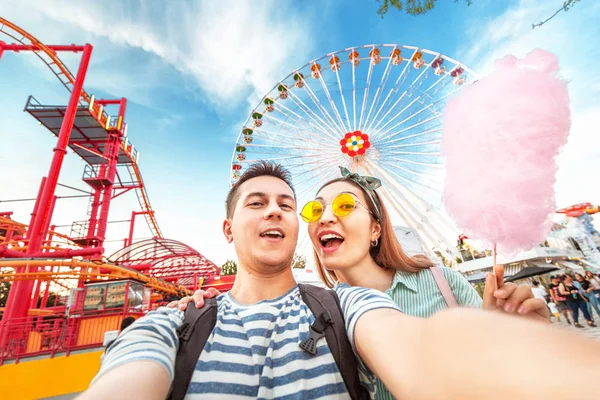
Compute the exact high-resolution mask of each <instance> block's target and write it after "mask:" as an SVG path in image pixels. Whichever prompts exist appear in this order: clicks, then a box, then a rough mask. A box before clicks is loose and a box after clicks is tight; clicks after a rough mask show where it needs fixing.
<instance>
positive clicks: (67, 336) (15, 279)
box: [0, 18, 233, 365]
mask: <svg viewBox="0 0 600 400" xmlns="http://www.w3.org/2000/svg"><path fill="white" fill-rule="evenodd" d="M0 33H1V34H3V35H4V36H8V38H9V40H10V41H12V42H13V43H10V44H9V43H5V42H3V41H0V59H1V57H2V56H6V54H7V53H8V52H15V53H19V52H32V53H33V54H35V55H36V56H37V57H38V58H39V59H40V61H41V62H43V63H45V64H46V65H47V67H48V68H49V69H50V71H51V72H52V73H53V74H54V75H55V76H56V78H57V79H58V80H59V81H60V82H61V84H62V85H63V86H64V88H65V89H67V90H68V91H69V92H70V93H71V94H70V99H69V102H68V104H67V105H66V106H56V105H43V104H41V103H40V102H38V101H37V100H36V99H35V98H34V97H33V96H30V97H29V99H28V100H27V103H26V106H25V111H26V112H28V113H29V114H30V115H31V116H32V117H34V118H35V119H36V120H37V121H39V123H40V125H43V126H44V127H46V128H47V129H48V130H50V131H51V132H52V133H53V134H54V135H56V136H57V138H58V141H57V144H56V147H55V148H54V149H53V158H52V163H51V166H50V170H49V172H48V175H47V177H44V178H43V179H42V181H41V184H40V188H39V192H38V196H37V199H36V201H35V206H34V208H33V212H32V214H31V220H30V221H29V224H28V225H26V224H24V223H22V222H18V221H15V220H13V219H11V215H12V212H9V211H5V210H0V211H1V212H0V284H1V285H2V287H3V288H7V287H10V290H9V292H8V298H7V300H6V305H5V307H4V308H0V315H1V317H2V319H1V321H0V365H2V364H3V363H4V362H5V361H6V360H16V361H17V362H18V360H19V358H22V357H25V356H32V355H39V354H51V355H52V356H53V355H54V354H55V353H61V352H66V353H67V354H68V353H69V352H70V351H72V350H76V349H82V348H94V347H99V346H101V345H102V342H103V336H104V332H105V331H109V330H116V329H118V326H119V324H120V321H121V320H122V319H123V318H124V317H126V316H130V315H133V316H140V315H143V314H144V313H145V312H147V311H148V310H151V309H152V308H154V307H156V306H157V305H158V304H159V303H160V302H161V301H165V300H166V299H167V298H169V297H180V296H182V295H184V294H188V293H191V291H193V290H195V289H197V288H198V287H201V286H202V287H207V286H216V287H218V288H219V289H220V290H221V291H226V290H228V289H229V288H230V287H231V285H232V280H233V277H221V276H220V269H219V268H218V267H217V266H216V265H215V264H213V263H212V262H211V261H209V260H207V259H206V258H205V257H203V256H202V255H201V254H200V253H199V252H198V251H196V250H194V249H193V248H191V247H189V246H187V245H185V244H183V243H181V242H178V241H175V240H169V239H165V238H164V237H163V235H162V232H161V230H160V228H159V226H158V222H157V220H156V216H155V212H154V210H153V209H152V207H151V205H150V200H149V197H148V193H147V191H146V187H145V185H144V181H143V179H142V175H141V172H140V168H139V164H138V160H139V153H138V152H137V150H136V149H135V148H134V146H133V144H132V143H131V142H130V141H129V138H128V136H127V130H128V126H127V123H126V122H125V121H126V118H125V117H126V109H127V100H126V99H125V98H121V99H95V97H94V96H93V95H90V94H88V93H87V92H86V91H85V90H84V88H83V85H84V81H85V77H86V73H87V69H88V64H89V61H90V57H91V54H92V46H91V45H90V44H86V45H84V46H76V45H66V46H63V45H57V46H48V45H44V44H43V43H41V42H40V41H39V40H37V39H36V38H35V37H33V36H32V35H30V34H29V33H27V32H26V31H24V30H23V29H21V28H19V27H18V26H16V25H14V24H12V23H11V22H9V21H7V20H5V19H3V18H0ZM62 52H72V53H79V54H81V60H80V62H79V67H78V69H77V73H76V74H72V73H71V71H70V70H69V68H68V67H67V66H66V65H65V64H64V63H63V61H61V59H60V58H59V54H60V53H62ZM114 108H116V109H117V110H118V111H117V112H116V113H115V114H114V115H110V114H109V113H108V110H110V109H114ZM67 149H71V150H72V151H73V152H74V153H75V154H77V155H79V156H80V157H81V159H82V160H83V161H84V162H85V166H84V171H83V181H84V182H85V183H86V184H87V185H88V186H89V188H90V192H89V195H90V196H89V199H90V200H89V207H88V219H87V220H86V221H80V222H74V223H73V226H72V228H71V232H70V234H64V233H59V232H58V231H57V230H56V227H55V226H54V225H53V224H52V215H53V211H54V207H55V204H56V201H57V199H58V196H56V193H55V192H56V188H57V185H59V182H58V181H59V176H60V173H61V167H62V164H63V159H64V157H65V155H66V153H67ZM129 191H134V192H135V193H136V196H137V199H138V201H139V205H140V208H141V209H140V210H139V211H133V212H132V214H131V221H130V230H129V237H128V238H127V239H125V240H124V245H125V246H124V248H123V249H121V250H119V251H118V252H116V253H115V254H113V255H111V256H108V257H106V256H105V255H104V252H105V250H104V247H103V245H104V243H105V241H106V231H107V224H108V223H109V222H110V221H109V219H108V216H109V211H110V206H111V203H112V201H113V200H114V199H115V198H117V197H119V196H121V195H123V194H125V193H127V192H129ZM3 193H4V192H3ZM139 215H141V216H143V217H144V218H145V220H146V222H147V224H148V226H149V229H150V231H151V232H152V236H153V237H152V238H151V239H148V240H143V241H139V242H134V241H133V231H134V222H135V218H136V216H139ZM51 292H54V293H55V296H54V299H55V300H56V299H58V298H59V296H56V293H59V294H63V295H64V296H65V297H66V296H67V295H68V300H66V301H65V304H62V305H59V304H50V303H49V301H48V299H49V297H51V296H49V294H50V293H51ZM55 303H56V302H55Z"/></svg>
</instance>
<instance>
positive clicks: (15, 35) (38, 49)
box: [0, 17, 162, 238]
mask: <svg viewBox="0 0 600 400" xmlns="http://www.w3.org/2000/svg"><path fill="white" fill-rule="evenodd" d="M0 32H1V33H3V34H5V35H6V36H8V37H10V38H12V39H13V40H14V41H15V42H17V43H19V44H21V45H23V46H25V47H26V48H28V49H29V50H30V51H31V52H33V53H34V54H35V55H36V56H37V57H38V58H39V59H40V60H41V61H42V62H43V63H44V64H46V66H47V67H48V68H49V69H50V71H52V73H53V74H54V75H55V76H56V77H57V78H58V80H59V81H60V82H61V83H62V85H63V86H64V87H65V88H66V89H67V90H68V91H69V92H71V91H72V89H73V85H74V84H75V77H74V76H73V74H72V73H71V71H70V70H69V68H68V67H67V66H66V65H65V63H63V62H62V60H61V59H60V58H59V57H58V55H57V53H56V51H55V50H53V49H51V48H50V47H48V46H46V45H44V44H43V43H42V42H40V41H39V40H37V39H36V38H35V37H34V36H32V35H31V34H29V33H28V32H26V31H25V30H23V29H21V28H19V27H18V26H16V25H15V24H13V23H11V22H10V21H7V20H6V19H4V18H2V17H0ZM90 101H91V96H90V95H89V94H88V93H87V92H86V91H85V90H84V89H82V90H81V97H80V98H79V104H80V105H82V106H85V107H89V104H90ZM92 108H93V111H94V115H98V114H99V111H100V110H99V106H98V105H97V104H92ZM108 118H109V116H108V114H107V113H106V112H104V111H102V114H101V115H100V118H99V122H100V123H101V124H103V125H104V124H105V123H106V122H107V119H108ZM121 146H124V143H123V142H121ZM125 153H127V154H129V152H127V151H126V152H125ZM129 157H130V159H131V165H130V166H128V170H129V173H130V175H131V177H132V178H134V179H135V182H137V183H138V185H137V186H138V187H137V188H136V189H135V190H136V195H137V198H138V202H139V204H140V207H141V209H142V211H147V213H146V214H145V219H146V222H147V223H148V227H149V228H150V231H151V232H152V235H153V236H154V237H157V238H162V233H161V231H160V228H159V227H158V223H157V221H156V217H155V214H154V211H153V210H152V207H151V206H150V198H149V197H148V193H147V191H146V186H145V185H144V181H143V180H142V173H141V172H140V168H139V166H138V163H137V160H136V159H135V158H134V157H133V155H132V154H129Z"/></svg>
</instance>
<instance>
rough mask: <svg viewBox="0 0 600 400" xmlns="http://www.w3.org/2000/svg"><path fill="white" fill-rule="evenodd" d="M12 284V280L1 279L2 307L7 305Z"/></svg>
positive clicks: (0, 305)
mask: <svg viewBox="0 0 600 400" xmlns="http://www.w3.org/2000/svg"><path fill="white" fill-rule="evenodd" d="M10 285H11V282H9V281H4V280H3V281H0V307H6V300H8V292H9V291H10Z"/></svg>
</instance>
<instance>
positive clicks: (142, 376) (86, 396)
mask: <svg viewBox="0 0 600 400" xmlns="http://www.w3.org/2000/svg"><path fill="white" fill-rule="evenodd" d="M170 381H171V380H170V379H169V373H168V372H167V370H166V369H164V368H163V367H162V366H160V365H159V364H157V363H155V362H152V361H134V362H131V363H129V364H126V365H121V366H119V367H116V368H115V369H112V370H110V371H108V372H107V373H106V374H104V375H102V378H101V379H98V380H97V381H94V383H93V384H92V385H91V386H90V388H89V389H88V390H86V391H85V392H83V393H82V394H81V395H79V396H78V397H77V398H76V399H77V400H105V399H115V400H120V399H123V400H125V399H148V400H164V399H165V398H166V397H167V394H168V392H169V388H170V385H171V384H170Z"/></svg>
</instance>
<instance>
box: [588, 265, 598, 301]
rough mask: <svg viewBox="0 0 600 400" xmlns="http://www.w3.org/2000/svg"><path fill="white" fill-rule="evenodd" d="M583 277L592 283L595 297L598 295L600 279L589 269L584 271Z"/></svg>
mask: <svg viewBox="0 0 600 400" xmlns="http://www.w3.org/2000/svg"><path fill="white" fill-rule="evenodd" d="M585 279H587V281H588V282H589V283H590V284H591V285H592V288H593V289H592V293H595V294H597V295H598V296H596V297H600V281H599V280H598V278H596V277H595V276H594V274H592V272H591V271H585Z"/></svg>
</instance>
